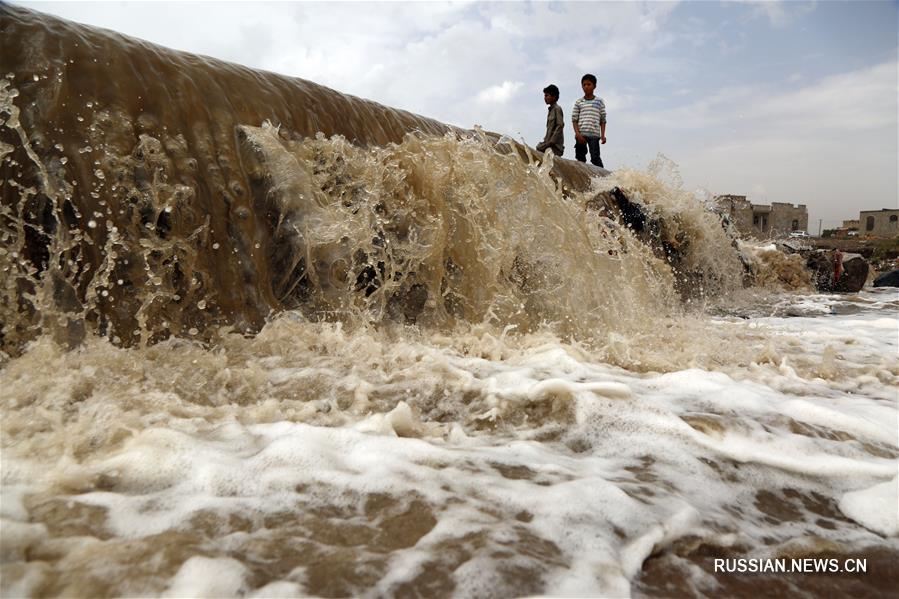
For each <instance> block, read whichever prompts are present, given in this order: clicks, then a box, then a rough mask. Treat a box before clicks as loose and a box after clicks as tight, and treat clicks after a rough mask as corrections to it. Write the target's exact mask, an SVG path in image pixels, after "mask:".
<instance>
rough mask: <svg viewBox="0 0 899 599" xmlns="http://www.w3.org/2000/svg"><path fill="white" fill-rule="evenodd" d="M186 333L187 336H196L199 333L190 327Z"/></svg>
mask: <svg viewBox="0 0 899 599" xmlns="http://www.w3.org/2000/svg"><path fill="white" fill-rule="evenodd" d="M187 332H188V333H189V334H191V335H196V334H197V333H199V332H200V331H198V330H197V329H195V328H194V327H191V328H190V329H189V330H188V331H187Z"/></svg>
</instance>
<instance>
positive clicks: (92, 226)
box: [87, 220, 97, 229]
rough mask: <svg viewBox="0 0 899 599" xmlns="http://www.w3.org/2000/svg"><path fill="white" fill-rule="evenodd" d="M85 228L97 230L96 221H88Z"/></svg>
mask: <svg viewBox="0 0 899 599" xmlns="http://www.w3.org/2000/svg"><path fill="white" fill-rule="evenodd" d="M87 226H88V227H90V228H91V229H96V228H97V221H95V220H89V221H87Z"/></svg>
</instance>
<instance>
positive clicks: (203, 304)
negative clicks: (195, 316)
mask: <svg viewBox="0 0 899 599" xmlns="http://www.w3.org/2000/svg"><path fill="white" fill-rule="evenodd" d="M197 308H199V309H200V310H205V309H206V300H200V301H198V302H197Z"/></svg>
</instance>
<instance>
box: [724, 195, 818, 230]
mask: <svg viewBox="0 0 899 599" xmlns="http://www.w3.org/2000/svg"><path fill="white" fill-rule="evenodd" d="M715 204H716V205H717V208H718V212H719V213H721V214H723V215H726V216H727V217H728V219H729V220H730V222H731V223H733V225H734V227H736V229H737V231H738V232H739V233H740V234H741V235H744V236H747V237H761V238H767V237H780V236H782V235H786V234H788V233H790V232H791V231H808V210H807V209H806V207H805V204H799V205H798V206H794V205H793V204H788V203H785V202H772V203H771V205H770V206H768V205H765V204H752V203H750V202H749V200H747V199H746V196H739V195H719V196H715Z"/></svg>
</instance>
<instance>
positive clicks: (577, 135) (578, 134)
mask: <svg viewBox="0 0 899 599" xmlns="http://www.w3.org/2000/svg"><path fill="white" fill-rule="evenodd" d="M571 124H572V125H574V138H575V139H576V140H578V141H579V142H580V143H587V140H586V139H584V136H583V135H581V130H580V129H578V126H577V121H572V122H571Z"/></svg>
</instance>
